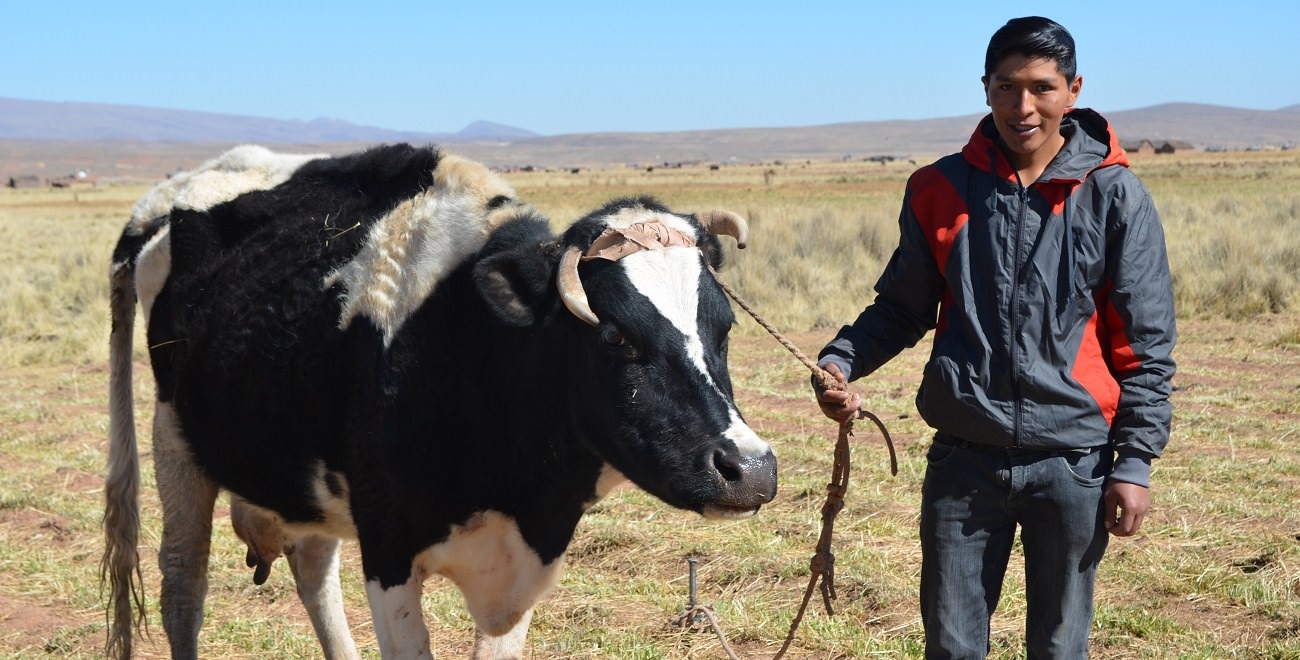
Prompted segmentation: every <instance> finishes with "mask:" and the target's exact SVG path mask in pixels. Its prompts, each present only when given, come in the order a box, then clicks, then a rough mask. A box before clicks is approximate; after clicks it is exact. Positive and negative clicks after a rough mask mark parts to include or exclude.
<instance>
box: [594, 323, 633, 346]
mask: <svg viewBox="0 0 1300 660" xmlns="http://www.w3.org/2000/svg"><path fill="white" fill-rule="evenodd" d="M600 338H601V339H602V340H604V342H605V343H606V344H609V345H610V346H623V345H624V344H626V343H627V337H624V336H623V333H621V332H619V331H618V328H615V327H614V326H612V325H607V326H605V328H604V329H603V330H601V331H600Z"/></svg>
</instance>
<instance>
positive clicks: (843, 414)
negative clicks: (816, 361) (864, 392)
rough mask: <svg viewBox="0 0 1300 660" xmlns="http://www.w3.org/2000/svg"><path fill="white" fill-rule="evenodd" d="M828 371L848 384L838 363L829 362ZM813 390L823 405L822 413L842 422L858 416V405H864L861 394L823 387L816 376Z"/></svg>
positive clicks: (819, 403)
mask: <svg viewBox="0 0 1300 660" xmlns="http://www.w3.org/2000/svg"><path fill="white" fill-rule="evenodd" d="M826 371H827V372H828V373H830V375H832V376H834V377H835V380H837V381H839V382H840V383H842V384H845V385H847V384H848V380H847V379H846V378H845V377H844V374H843V373H841V372H840V368H839V366H838V365H836V364H834V363H831V364H827V365H826ZM813 392H814V393H815V394H816V395H817V405H818V406H821V409H822V414H823V415H826V416H827V417H829V418H831V419H833V420H835V421H837V422H839V423H841V424H843V423H844V422H846V421H848V420H850V419H853V418H854V417H857V415H858V407H859V406H861V405H862V396H861V395H859V394H853V393H850V392H849V391H848V389H843V390H827V389H822V387H821V384H820V383H818V382H817V379H816V378H813Z"/></svg>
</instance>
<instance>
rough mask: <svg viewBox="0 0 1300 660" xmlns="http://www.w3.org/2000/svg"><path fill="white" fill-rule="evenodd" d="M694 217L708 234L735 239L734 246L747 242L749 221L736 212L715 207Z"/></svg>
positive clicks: (740, 246) (741, 246)
mask: <svg viewBox="0 0 1300 660" xmlns="http://www.w3.org/2000/svg"><path fill="white" fill-rule="evenodd" d="M695 218H696V219H697V220H699V221H700V224H702V225H704V230H705V231H707V232H709V233H710V234H714V235H726V236H730V237H732V238H734V239H736V247H739V248H744V247H745V246H746V245H748V244H749V223H748V222H745V219H744V218H742V217H740V214H738V213H734V212H732V211H723V210H719V209H715V210H712V211H705V212H703V213H697V214H696V215H695Z"/></svg>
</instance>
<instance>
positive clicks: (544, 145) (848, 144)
mask: <svg viewBox="0 0 1300 660" xmlns="http://www.w3.org/2000/svg"><path fill="white" fill-rule="evenodd" d="M1098 110H1100V111H1101V112H1102V113H1103V114H1104V115H1105V116H1106V117H1108V118H1109V119H1110V121H1111V122H1112V123H1113V124H1114V126H1115V130H1116V131H1117V132H1118V134H1119V136H1120V139H1121V141H1122V142H1124V143H1125V144H1128V143H1133V142H1138V141H1140V140H1143V139H1148V140H1151V141H1152V142H1155V143H1157V144H1159V143H1160V142H1164V141H1170V142H1175V143H1189V144H1191V145H1193V146H1195V147H1196V148H1199V149H1215V150H1218V149H1223V150H1236V149H1249V148H1270V147H1273V148H1276V147H1297V146H1300V104H1297V105H1291V106H1287V107H1285V108H1282V109H1279V110H1271V111H1268V110H1247V109H1241V108H1230V107H1223V106H1217V105H1206V104H1196V103H1167V104H1163V105H1157V106H1152V107H1149V108H1140V109H1136V110H1120V111H1110V110H1107V109H1106V108H1098ZM978 120H979V115H967V116H963V117H944V118H939V119H923V120H893V121H870V122H850V123H842V124H830V125H824V126H800V127H773V128H735V129H715V130H697V131H677V132H653V133H652V132H618V133H612V132H611V133H575V134H570V135H551V136H539V135H537V134H536V133H533V132H531V131H527V130H524V129H520V128H515V127H511V126H502V125H500V124H493V123H491V122H486V121H479V122H474V123H472V124H470V125H469V126H466V127H465V128H464V129H462V130H461V131H459V132H457V133H417V132H404V131H394V130H389V129H383V128H374V127H368V126H358V125H355V124H351V123H348V122H345V121H340V120H333V119H315V120H311V121H284V120H275V119H265V118H259V117H246V116H238V115H223V114H215V113H204V112H190V111H179V110H158V109H153V108H141V107H135V106H120V105H102V104H87V103H50V102H43V101H21V100H16V99H4V98H0V181H4V180H7V178H8V177H10V176H19V175H39V176H43V177H50V176H61V175H64V174H66V173H67V172H69V171H79V170H85V171H88V172H90V173H92V174H93V175H95V176H99V177H110V178H111V177H123V178H133V179H135V178H148V179H153V178H157V177H159V176H162V175H165V174H168V173H170V172H174V171H176V170H177V169H186V168H190V167H193V166H195V165H197V164H199V163H201V162H203V161H204V160H206V159H208V158H210V157H212V156H213V155H216V154H217V153H219V152H220V151H222V150H224V149H225V148H227V147H229V146H232V145H234V144H239V143H248V142H256V143H262V144H267V145H270V146H273V147H276V148H278V149H281V150H284V151H298V152H304V151H307V152H329V153H343V152H345V151H351V150H355V149H358V148H362V147H365V146H367V145H370V144H374V143H377V142H396V141H409V142H415V143H424V144H428V143H433V144H438V145H442V146H444V147H446V148H447V149H448V150H451V151H455V152H458V153H461V154H464V155H466V156H468V157H470V158H474V159H477V160H480V161H482V162H484V163H487V164H488V165H493V166H499V167H514V166H521V165H534V166H539V167H566V168H572V167H608V166H612V165H626V164H638V165H645V166H649V165H660V164H665V163H669V164H672V163H733V162H735V163H756V162H772V161H777V160H783V161H787V162H792V161H798V160H804V159H808V160H827V159H853V160H860V159H866V158H875V157H880V156H890V157H894V158H905V159H909V160H915V161H917V162H918V163H919V162H924V161H925V160H926V159H932V158H933V157H935V156H939V155H942V154H946V153H951V152H953V151H957V150H958V149H960V148H961V147H962V145H963V144H965V142H966V140H967V138H968V137H969V136H970V133H971V131H972V130H973V129H974V128H975V124H976V122H977V121H978Z"/></svg>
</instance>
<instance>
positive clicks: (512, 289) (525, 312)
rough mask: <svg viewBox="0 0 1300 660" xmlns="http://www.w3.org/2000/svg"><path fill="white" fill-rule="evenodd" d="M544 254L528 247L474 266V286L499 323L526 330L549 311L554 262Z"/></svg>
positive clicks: (490, 258) (544, 252)
mask: <svg viewBox="0 0 1300 660" xmlns="http://www.w3.org/2000/svg"><path fill="white" fill-rule="evenodd" d="M548 253H549V251H548V250H545V249H539V246H537V245H532V246H527V247H520V248H517V249H514V250H508V251H505V252H498V253H496V254H493V255H491V256H489V257H486V258H484V259H483V260H482V261H480V262H478V263H477V264H475V265H474V286H475V287H477V288H478V291H479V295H481V296H482V297H483V301H484V302H485V303H486V304H487V306H488V309H490V310H492V312H493V313H494V314H496V315H497V317H498V318H500V319H501V320H502V321H505V322H506V323H509V324H510V325H514V326H518V327H527V326H530V325H535V324H537V323H539V322H540V321H541V320H542V319H543V318H545V316H546V315H547V314H548V313H549V312H550V308H551V306H552V303H553V300H554V296H553V295H552V291H554V285H553V282H552V280H553V279H554V277H555V263H553V261H552V260H551V259H550V258H548V256H547V255H548Z"/></svg>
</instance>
